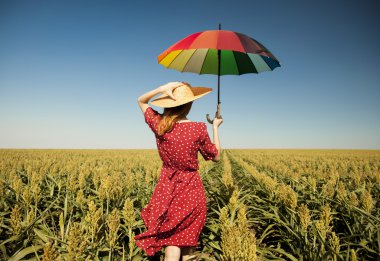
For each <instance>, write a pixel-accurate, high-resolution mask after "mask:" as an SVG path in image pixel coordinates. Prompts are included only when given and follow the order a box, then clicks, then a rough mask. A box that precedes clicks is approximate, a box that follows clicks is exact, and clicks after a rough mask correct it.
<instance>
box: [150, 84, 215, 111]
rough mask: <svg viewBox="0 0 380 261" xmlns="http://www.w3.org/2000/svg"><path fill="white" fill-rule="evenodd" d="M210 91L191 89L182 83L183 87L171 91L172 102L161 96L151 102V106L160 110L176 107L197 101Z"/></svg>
mask: <svg viewBox="0 0 380 261" xmlns="http://www.w3.org/2000/svg"><path fill="white" fill-rule="evenodd" d="M211 91H212V88H208V87H192V86H191V85H190V84H188V83H186V84H185V83H184V84H183V85H181V86H179V87H176V88H175V89H174V90H173V96H174V97H175V98H176V100H173V99H172V98H171V97H170V96H169V95H167V94H162V95H160V96H158V97H157V98H156V99H154V100H152V101H151V104H153V105H155V106H158V107H162V108H171V107H176V106H179V105H182V104H185V103H188V102H191V101H194V100H196V99H199V98H201V97H202V96H205V95H206V94H208V93H210V92H211Z"/></svg>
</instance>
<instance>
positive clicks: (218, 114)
mask: <svg viewBox="0 0 380 261" xmlns="http://www.w3.org/2000/svg"><path fill="white" fill-rule="evenodd" d="M221 29H222V25H221V24H219V30H221ZM221 52H222V51H221V50H220V49H218V106H217V109H216V113H215V117H217V118H221V117H222V116H221V115H220V60H221Z"/></svg>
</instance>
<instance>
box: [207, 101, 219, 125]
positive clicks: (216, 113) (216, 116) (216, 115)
mask: <svg viewBox="0 0 380 261" xmlns="http://www.w3.org/2000/svg"><path fill="white" fill-rule="evenodd" d="M206 118H207V121H208V122H209V123H210V124H212V123H213V122H214V120H211V119H210V116H209V114H206ZM215 118H218V119H220V118H222V115H221V114H220V103H218V106H217V110H216V112H215Z"/></svg>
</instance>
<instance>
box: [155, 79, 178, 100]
mask: <svg viewBox="0 0 380 261" xmlns="http://www.w3.org/2000/svg"><path fill="white" fill-rule="evenodd" d="M181 85H183V83H182V82H169V83H167V84H164V85H161V86H160V87H159V89H160V92H162V93H165V94H167V95H168V96H169V97H170V98H172V99H173V100H176V98H175V97H174V96H173V90H174V89H175V88H177V87H179V86H181Z"/></svg>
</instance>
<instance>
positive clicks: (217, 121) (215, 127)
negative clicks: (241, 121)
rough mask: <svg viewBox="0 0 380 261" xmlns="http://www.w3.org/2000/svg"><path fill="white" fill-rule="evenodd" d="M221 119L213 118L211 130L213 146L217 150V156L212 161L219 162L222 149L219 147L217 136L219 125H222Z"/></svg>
mask: <svg viewBox="0 0 380 261" xmlns="http://www.w3.org/2000/svg"><path fill="white" fill-rule="evenodd" d="M222 122H223V119H222V118H214V121H213V124H212V130H213V132H214V144H215V146H216V148H217V149H218V154H217V155H216V157H215V158H214V159H213V160H212V161H215V162H217V161H219V160H220V154H222V148H221V147H220V141H219V134H218V128H219V126H220V124H222Z"/></svg>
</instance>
